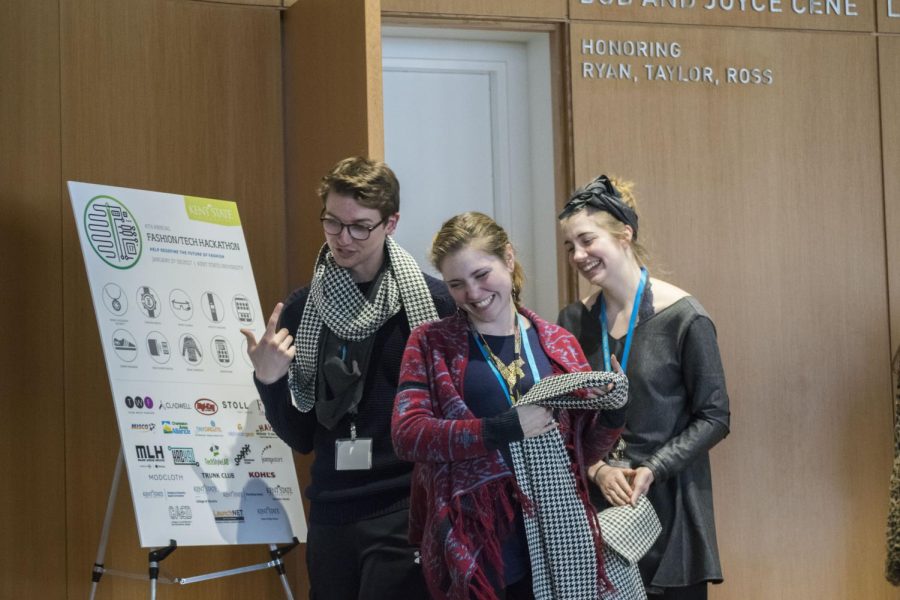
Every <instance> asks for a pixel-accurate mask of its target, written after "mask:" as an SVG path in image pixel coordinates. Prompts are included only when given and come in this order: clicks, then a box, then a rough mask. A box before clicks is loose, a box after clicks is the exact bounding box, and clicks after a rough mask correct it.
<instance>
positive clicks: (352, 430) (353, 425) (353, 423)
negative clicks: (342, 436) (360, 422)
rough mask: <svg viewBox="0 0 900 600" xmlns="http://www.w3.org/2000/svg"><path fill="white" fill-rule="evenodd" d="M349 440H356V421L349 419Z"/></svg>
mask: <svg viewBox="0 0 900 600" xmlns="http://www.w3.org/2000/svg"><path fill="white" fill-rule="evenodd" d="M350 441H351V442H355V441H356V421H350Z"/></svg>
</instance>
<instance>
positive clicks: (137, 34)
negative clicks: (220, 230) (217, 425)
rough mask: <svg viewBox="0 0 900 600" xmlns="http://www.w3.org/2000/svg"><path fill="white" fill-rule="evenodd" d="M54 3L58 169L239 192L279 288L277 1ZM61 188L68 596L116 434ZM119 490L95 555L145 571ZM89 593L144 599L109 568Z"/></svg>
mask: <svg viewBox="0 0 900 600" xmlns="http://www.w3.org/2000/svg"><path fill="white" fill-rule="evenodd" d="M60 7H61V13H60V14H61V16H60V20H61V31H62V33H61V37H60V40H61V53H62V59H61V60H62V71H61V73H62V75H61V88H62V179H63V181H65V180H68V179H74V180H80V181H87V182H94V183H104V184H111V185H120V186H127V187H136V188H142V189H150V190H159V191H166V192H174V193H183V194H192V195H198V196H204V197H211V198H223V199H228V200H235V201H237V203H238V206H239V210H240V212H241V220H242V223H243V226H244V229H245V235H246V237H247V245H248V248H249V252H250V256H251V259H252V262H253V267H254V272H255V276H256V281H257V284H258V287H259V291H260V296H261V298H262V301H263V302H264V303H271V302H274V301H275V299H276V298H280V297H281V296H282V295H283V294H284V291H285V288H286V286H285V281H284V227H283V215H284V188H283V185H284V178H283V177H284V171H283V159H284V152H283V144H282V125H283V123H282V101H281V92H282V86H281V81H282V78H281V33H280V12H279V11H278V10H275V9H264V8H247V7H239V6H230V5H224V4H213V3H206V2H181V1H178V2H172V1H165V0H153V1H128V2H123V1H121V0H61V1H60ZM57 183H58V182H57ZM62 197H63V204H64V206H65V208H64V215H65V216H64V219H63V223H62V236H63V252H64V262H63V273H64V281H63V283H64V288H63V306H64V319H65V328H64V338H63V339H64V341H65V345H64V349H65V389H66V393H65V405H66V456H67V463H66V489H67V491H68V497H67V516H68V531H69V539H68V546H67V552H68V584H69V586H68V587H69V596H70V597H71V598H84V597H85V596H86V594H87V589H88V583H89V572H90V567H91V564H92V563H93V560H94V555H95V553H96V549H97V543H98V539H99V535H100V527H101V521H102V518H103V513H104V508H105V502H106V498H107V494H108V491H109V485H110V481H111V476H112V471H113V467H114V464H115V457H116V452H117V450H118V447H119V438H118V434H117V430H116V426H115V417H114V413H113V410H112V406H111V405H110V402H111V398H110V393H109V385H108V381H107V376H106V372H105V369H104V364H103V359H102V355H101V349H100V343H99V339H98V335H97V327H96V324H95V321H94V316H93V311H92V308H91V300H90V296H89V293H88V288H87V281H86V278H85V275H84V265H83V262H82V258H81V252H80V249H79V246H78V241H77V238H76V232H75V226H74V221H73V218H72V213H71V209H70V208H69V206H70V205H69V199H68V194H67V193H64V194H63V196H62ZM126 487H127V486H125V484H124V483H123V486H122V489H121V490H120V494H119V502H118V504H117V507H116V518H115V520H114V524H113V530H112V533H111V539H110V545H109V550H108V554H107V560H106V565H107V566H108V567H111V568H118V569H125V570H130V571H135V572H145V570H146V566H147V563H146V560H147V558H146V557H147V555H146V550H141V549H140V548H139V545H138V540H137V535H136V528H135V526H134V515H133V509H132V505H131V502H130V498H129V494H128V492H127V489H126ZM267 558H268V549H267V548H265V547H264V546H247V547H213V548H183V549H179V550H178V551H176V552H175V553H174V554H173V555H172V556H171V557H169V558H168V559H167V560H166V562H165V563H164V567H165V569H166V570H167V571H169V572H170V573H172V574H174V575H178V576H188V575H194V574H199V573H203V572H209V571H214V570H218V569H223V568H230V567H235V566H241V565H247V564H251V563H257V562H264V561H265V560H267ZM294 571H295V572H296V569H294ZM100 590H101V593H100V594H99V595H98V598H117V599H120V598H144V597H146V596H147V585H146V583H139V582H134V581H130V580H125V579H120V578H114V577H105V578H104V579H103V581H102V582H101V586H100ZM167 593H172V592H167ZM281 593H282V592H281V587H280V582H279V581H278V579H277V577H276V575H275V574H274V573H272V572H257V573H252V574H246V575H241V576H238V577H232V578H229V579H226V580H218V581H215V582H207V583H202V584H195V585H193V586H190V587H188V588H184V589H179V590H177V595H178V597H179V598H184V599H186V598H209V597H261V596H270V597H277V596H280V595H281Z"/></svg>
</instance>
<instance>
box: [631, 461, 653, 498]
mask: <svg viewBox="0 0 900 600" xmlns="http://www.w3.org/2000/svg"><path fill="white" fill-rule="evenodd" d="M633 472H634V478H633V479H632V480H631V488H632V489H631V498H630V500H629V501H630V503H631V505H632V506H637V502H638V500H639V499H640V497H641V496H643V495H645V494H646V493H647V492H648V491H649V490H650V484H652V483H653V471H651V470H650V469H648V468H647V467H638V468H637V469H635V470H634V471H633Z"/></svg>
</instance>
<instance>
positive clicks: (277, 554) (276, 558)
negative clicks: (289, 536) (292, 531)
mask: <svg viewBox="0 0 900 600" xmlns="http://www.w3.org/2000/svg"><path fill="white" fill-rule="evenodd" d="M299 544H300V541H299V540H298V539H297V538H294V541H293V542H291V543H290V544H289V545H287V546H285V547H283V548H279V547H278V546H276V545H275V544H269V554H270V555H271V556H272V562H273V563H275V569H276V570H277V571H278V577H279V578H280V579H281V585H282V587H284V595H285V597H286V598H287V600H294V594H293V593H292V592H291V586H290V584H289V582H288V579H287V574H286V572H285V568H284V561H283V560H281V557H282V556H284V555H285V554H287V553H288V552H290V551H291V550H293V549H294V548H296V547H297V546H298V545H299Z"/></svg>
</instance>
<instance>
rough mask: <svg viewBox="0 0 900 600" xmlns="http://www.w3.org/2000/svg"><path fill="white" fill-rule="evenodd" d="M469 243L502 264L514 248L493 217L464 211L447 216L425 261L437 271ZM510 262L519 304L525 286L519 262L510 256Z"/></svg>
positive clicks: (513, 284) (513, 289)
mask: <svg viewBox="0 0 900 600" xmlns="http://www.w3.org/2000/svg"><path fill="white" fill-rule="evenodd" d="M470 245H472V246H475V247H477V248H478V249H479V250H482V251H483V252H486V253H488V254H492V255H494V256H496V257H497V258H499V259H500V260H501V261H503V262H504V263H506V252H507V249H512V247H513V246H512V242H510V241H509V236H508V235H507V234H506V231H505V230H504V229H503V228H502V227H500V226H499V225H498V224H497V222H496V221H494V220H493V219H492V218H490V217H489V216H487V215H486V214H484V213H480V212H465V213H462V214H459V215H456V216H455V217H450V218H449V219H448V220H447V221H445V222H444V224H443V225H441V228H440V230H438V232H437V233H436V234H435V236H434V240H432V242H431V249H430V250H429V251H428V260H429V261H431V264H432V265H434V268H435V269H437V270H438V271H440V270H441V263H443V262H444V259H445V258H447V257H448V256H450V255H451V254H455V253H456V252H459V251H460V250H462V249H463V248H466V247H468V246H470ZM513 263H514V264H513V272H512V297H513V301H514V302H515V303H516V304H519V301H520V298H521V294H522V287H523V286H524V285H525V271H524V270H523V269H522V265H520V264H519V261H517V260H515V259H513Z"/></svg>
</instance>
